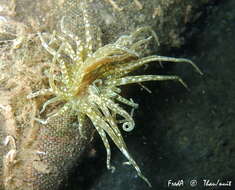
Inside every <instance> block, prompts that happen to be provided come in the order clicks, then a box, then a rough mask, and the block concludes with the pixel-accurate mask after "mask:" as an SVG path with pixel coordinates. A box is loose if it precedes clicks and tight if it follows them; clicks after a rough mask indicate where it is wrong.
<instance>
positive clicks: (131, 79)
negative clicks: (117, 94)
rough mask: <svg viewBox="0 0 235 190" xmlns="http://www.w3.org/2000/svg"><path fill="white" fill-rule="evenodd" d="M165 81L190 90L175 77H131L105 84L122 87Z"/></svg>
mask: <svg viewBox="0 0 235 190" xmlns="http://www.w3.org/2000/svg"><path fill="white" fill-rule="evenodd" d="M165 80H176V81H178V82H180V83H181V84H182V85H183V86H184V87H185V88H187V89H188V86H187V84H186V83H185V82H184V81H183V80H182V79H181V78H180V77H178V76H174V75H142V76H141V75H140V76H129V77H123V78H119V79H114V80H110V81H106V82H105V83H106V85H110V86H121V85H126V84H133V83H139V82H146V81H165Z"/></svg>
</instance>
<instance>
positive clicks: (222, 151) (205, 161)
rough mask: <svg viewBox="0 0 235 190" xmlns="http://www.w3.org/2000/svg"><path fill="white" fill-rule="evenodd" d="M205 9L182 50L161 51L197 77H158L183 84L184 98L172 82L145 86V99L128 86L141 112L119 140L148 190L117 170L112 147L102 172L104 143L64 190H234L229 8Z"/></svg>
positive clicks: (234, 25) (234, 21) (129, 172)
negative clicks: (187, 62) (189, 62)
mask: <svg viewBox="0 0 235 190" xmlns="http://www.w3.org/2000/svg"><path fill="white" fill-rule="evenodd" d="M206 9H207V10H206V13H205V15H203V16H202V17H201V18H200V19H199V21H197V22H196V23H194V24H192V25H190V26H189V29H188V31H187V32H188V34H187V33H185V35H186V36H190V38H189V39H187V43H186V44H185V46H183V47H182V48H180V49H177V50H175V49H173V50H172V51H171V52H170V54H169V52H167V55H168V56H176V57H184V58H189V59H191V60H193V61H194V62H195V63H196V64H197V65H198V66H199V67H200V68H201V69H202V71H203V72H204V76H199V75H198V74H197V73H195V72H194V70H193V69H192V68H190V66H188V65H185V64H180V63H179V64H177V63H171V64H169V63H165V64H164V68H162V69H159V68H158V69H159V71H157V72H160V73H165V74H176V75H178V76H180V77H182V78H183V80H184V81H185V82H186V83H187V84H188V85H189V88H190V91H187V90H186V89H184V88H183V87H182V86H180V85H178V84H177V83H174V82H171V81H170V82H164V83H157V84H156V83H155V82H151V83H149V82H148V83H145V85H146V86H147V87H148V88H149V89H151V91H152V93H151V94H149V93H148V92H147V91H145V90H143V89H141V88H138V87H137V88H136V87H130V88H133V90H131V93H130V96H131V97H133V99H134V100H135V101H136V102H138V103H139V104H140V108H139V109H138V110H137V111H136V112H135V115H134V117H135V119H136V128H135V130H134V131H132V132H131V133H128V134H125V136H124V138H125V140H126V143H127V146H128V148H129V151H130V152H131V154H132V155H133V157H134V158H136V161H137V163H138V164H139V165H140V168H141V169H142V171H143V173H144V174H145V175H146V176H147V177H148V178H149V180H150V182H151V183H152V186H153V187H152V188H149V187H148V186H147V185H146V184H145V183H144V182H143V180H141V179H140V178H138V177H137V175H136V172H135V171H134V170H133V169H132V168H131V167H127V166H121V164H120V163H122V162H124V161H125V160H124V158H123V156H122V154H120V152H119V150H117V149H115V148H114V145H113V156H112V163H113V164H114V165H115V166H117V169H116V171H115V172H114V173H111V172H110V171H108V170H107V169H106V167H105V165H104V162H105V157H106V155H105V151H104V149H103V144H102V142H101V141H100V140H99V139H98V138H97V139H98V140H97V143H98V145H97V146H96V147H95V148H94V149H93V150H91V152H93V153H90V154H91V155H92V156H90V158H89V157H88V158H86V159H85V161H84V162H83V163H82V164H81V165H80V166H79V167H78V168H76V172H75V173H74V174H72V176H71V178H70V179H69V180H68V182H69V184H68V185H67V187H66V188H65V189H66V190H76V189H78V184H79V186H80V185H81V184H82V187H83V188H82V189H84V190H110V189H112V190H148V189H154V190H155V189H159V190H166V189H219V190H220V189H226V190H227V189H228V190H230V189H235V140H234V137H235V101H234V100H235V83H234V81H235V11H234V9H235V1H234V0H226V1H223V2H218V4H217V5H216V6H208V7H207V8H206ZM154 69H155V68H154V67H152V66H151V68H148V70H147V71H148V72H151V70H154ZM169 180H172V181H175V182H178V181H179V180H183V181H184V186H181V187H173V186H170V185H169V186H168V182H169ZM203 180H207V181H208V180H209V181H210V182H214V183H216V182H217V180H220V181H221V182H224V183H227V182H228V183H229V181H231V182H232V186H228V187H218V186H217V187H215V186H212V187H210V186H207V187H205V186H204V182H205V181H203ZM195 181H196V182H197V185H195V183H196V182H195ZM190 182H191V183H192V184H194V185H195V187H192V186H191V185H190ZM63 188H64V187H63ZM79 189H80V188H79Z"/></svg>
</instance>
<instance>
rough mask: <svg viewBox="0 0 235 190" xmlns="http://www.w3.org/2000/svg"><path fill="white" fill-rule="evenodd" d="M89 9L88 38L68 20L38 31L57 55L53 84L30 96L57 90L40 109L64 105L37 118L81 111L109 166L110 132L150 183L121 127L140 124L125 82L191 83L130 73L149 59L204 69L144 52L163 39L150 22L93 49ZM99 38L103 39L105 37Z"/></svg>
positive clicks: (51, 75)
mask: <svg viewBox="0 0 235 190" xmlns="http://www.w3.org/2000/svg"><path fill="white" fill-rule="evenodd" d="M86 14H87V13H86V11H85V10H84V23H85V37H86V39H85V42H84V41H82V40H79V38H78V36H75V35H73V34H72V33H71V32H69V31H67V30H65V27H64V26H63V19H62V21H61V31H62V33H61V34H58V33H56V32H54V33H53V35H49V34H44V35H42V34H40V33H39V34H38V35H39V37H40V39H41V42H42V46H43V47H44V48H45V49H46V50H47V52H49V53H50V54H51V55H52V56H53V59H52V62H51V63H50V71H49V76H48V78H49V89H42V90H39V91H37V92H34V93H32V94H30V95H28V98H34V97H37V96H39V95H48V94H50V95H54V97H53V98H51V99H49V100H48V101H47V102H45V103H44V105H43V106H42V110H41V112H40V113H42V112H43V111H45V109H46V107H47V106H48V105H49V104H52V103H54V102H63V103H64V105H63V106H62V107H61V108H60V109H59V110H58V111H57V112H55V113H53V114H49V116H48V118H47V119H46V120H42V119H36V120H37V121H39V122H41V123H42V124H46V123H47V122H48V121H49V120H50V119H51V118H52V117H54V116H58V115H62V114H63V113H65V112H66V111H68V110H71V109H72V110H73V111H74V112H75V113H76V114H77V118H78V122H79V129H80V133H81V135H83V134H82V131H83V130H82V129H83V128H84V127H85V124H84V121H85V119H86V117H88V118H89V119H90V120H91V122H92V123H93V125H94V127H95V128H96V130H97V132H98V133H99V135H100V137H101V139H102V141H103V143H104V146H105V148H106V151H107V168H108V169H112V170H114V167H113V166H111V164H110V159H111V150H110V145H109V142H108V138H107V135H108V136H109V137H110V138H111V139H112V141H113V142H114V143H115V144H116V146H117V147H118V148H119V150H120V151H121V152H122V153H123V155H124V156H125V157H126V158H127V160H128V162H127V163H128V164H130V165H132V166H133V167H134V168H135V170H136V171H137V173H138V175H139V176H140V177H141V178H142V179H143V180H145V181H146V182H147V183H148V185H149V186H151V184H150V182H149V181H148V179H147V178H146V177H145V176H144V175H143V174H142V173H141V171H140V168H139V166H138V165H137V163H136V162H135V160H134V159H133V158H132V156H131V155H130V153H129V152H128V149H127V146H126V144H125V142H124V140H123V137H122V134H121V131H120V126H121V127H122V129H123V130H124V131H128V132H129V131H131V130H133V128H134V126H135V122H134V120H133V117H132V111H131V112H130V113H129V112H128V111H126V110H125V109H124V108H123V106H122V105H123V104H126V105H128V106H130V107H131V108H132V110H133V109H136V108H137V107H138V104H136V103H134V102H133V100H132V99H130V100H129V99H126V98H124V97H122V96H121V95H120V93H121V89H120V86H122V85H127V84H132V83H141V82H145V81H153V80H156V81H163V80H176V81H178V82H180V83H181V84H183V85H184V86H185V87H187V86H186V84H185V83H184V82H183V81H182V80H181V78H179V77H178V76H165V75H164V76H163V75H141V76H130V73H131V72H132V71H134V70H136V69H138V68H139V67H141V66H143V65H145V64H148V63H150V62H151V63H155V62H159V61H171V62H185V63H189V64H191V65H192V66H193V67H194V68H195V69H196V70H197V71H198V72H199V73H201V71H200V70H199V69H198V67H197V66H196V65H195V64H193V63H192V62H191V61H190V60H188V59H183V58H171V57H164V56H158V55H152V56H148V57H141V55H140V49H141V47H143V46H145V45H147V44H148V42H149V41H151V40H152V39H155V40H156V41H157V42H158V39H157V36H156V34H155V33H154V32H153V31H152V30H151V29H150V28H149V27H141V28H139V29H137V30H136V31H135V32H133V33H131V34H130V35H125V36H121V37H120V38H119V39H118V40H117V41H116V42H114V43H112V44H107V45H105V46H101V45H99V47H98V49H97V50H96V51H94V50H93V48H94V46H93V40H94V39H92V36H91V31H90V28H91V27H90V24H89V21H88V19H87V18H88V17H87V16H86ZM148 34H149V35H148ZM45 36H47V39H48V36H49V39H50V41H49V42H46V41H48V40H46V39H45ZM146 36H147V37H146ZM95 40H96V41H99V40H100V39H95ZM201 74H202V73H201Z"/></svg>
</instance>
